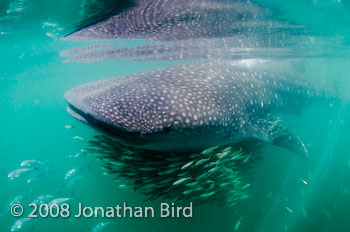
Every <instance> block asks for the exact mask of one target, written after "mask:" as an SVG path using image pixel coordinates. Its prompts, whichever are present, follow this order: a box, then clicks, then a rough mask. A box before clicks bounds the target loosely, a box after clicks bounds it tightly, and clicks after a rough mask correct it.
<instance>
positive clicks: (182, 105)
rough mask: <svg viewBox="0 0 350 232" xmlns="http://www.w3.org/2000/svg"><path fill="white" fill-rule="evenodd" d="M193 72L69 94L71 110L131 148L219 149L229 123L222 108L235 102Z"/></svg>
mask: <svg viewBox="0 0 350 232" xmlns="http://www.w3.org/2000/svg"><path fill="white" fill-rule="evenodd" d="M192 68H193V69H192ZM192 68H191V67H187V66H182V67H181V66H178V67H170V68H166V69H161V70H152V71H148V72H145V73H139V74H132V75H129V76H126V77H116V78H111V79H105V80H101V81H96V82H92V83H88V84H84V85H81V86H78V87H75V88H73V89H71V90H69V91H68V92H66V93H65V99H66V100H67V102H68V103H69V106H68V109H69V110H68V111H69V112H70V113H71V114H72V115H73V116H74V117H76V118H78V119H80V120H83V121H86V122H88V123H89V124H91V125H93V126H95V127H97V128H99V129H102V130H104V131H106V132H109V133H110V134H112V135H115V136H116V137H118V139H119V140H120V141H121V142H122V143H124V144H126V145H132V146H136V147H140V148H145V149H150V150H160V151H198V150H201V149H204V148H206V147H208V146H210V145H214V144H215V145H217V144H219V143H221V142H222V136H221V135H220V134H221V133H222V132H223V130H225V126H226V125H227V123H228V122H227V120H225V118H228V116H224V115H223V112H222V110H220V104H219V103H220V102H222V103H223V104H222V105H221V107H225V104H224V101H226V102H228V101H229V99H228V98H229V97H228V94H226V96H227V97H222V96H219V92H222V93H223V96H225V91H227V90H224V89H218V88H220V86H217V87H216V88H217V89H216V90H215V89H211V88H212V87H213V86H212V84H210V82H209V79H210V76H209V79H208V78H207V75H206V73H205V72H204V71H202V73H201V72H196V71H195V70H196V69H198V67H197V68H196V67H195V65H193V67H192ZM198 71H199V70H198ZM213 75H214V74H213ZM194 76H197V78H192V77H194ZM188 77H191V78H188ZM215 93H217V97H215ZM213 134H218V136H214V138H213Z"/></svg>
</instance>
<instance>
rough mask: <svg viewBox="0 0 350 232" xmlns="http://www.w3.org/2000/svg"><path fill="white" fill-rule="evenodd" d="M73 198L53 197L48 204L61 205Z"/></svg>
mask: <svg viewBox="0 0 350 232" xmlns="http://www.w3.org/2000/svg"><path fill="white" fill-rule="evenodd" d="M72 199H73V198H68V197H66V198H56V199H53V200H52V201H50V202H49V204H48V205H53V204H57V205H61V204H63V203H65V202H67V201H70V200H72Z"/></svg>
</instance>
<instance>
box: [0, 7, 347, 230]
mask: <svg viewBox="0 0 350 232" xmlns="http://www.w3.org/2000/svg"><path fill="white" fill-rule="evenodd" d="M252 2H254V3H257V4H258V5H259V6H260V7H262V8H264V9H269V10H270V11H271V14H270V16H269V17H270V19H271V18H272V19H273V20H276V21H281V22H284V23H288V25H293V29H295V28H297V32H293V33H291V32H290V28H289V29H285V30H286V31H288V33H287V32H285V33H286V34H288V35H287V37H283V36H281V35H282V34H283V32H284V31H283V30H284V29H281V28H283V27H280V28H279V30H280V31H277V32H274V33H275V34H272V35H270V36H268V37H267V38H270V39H272V40H276V41H277V42H271V40H268V39H266V37H265V39H263V38H261V37H257V38H255V37H254V38H253V37H249V38H250V39H251V41H250V43H249V45H252V44H256V42H257V43H258V44H257V45H258V46H252V48H251V50H237V49H236V47H235V46H234V45H235V41H238V40H237V38H235V37H234V36H233V37H232V39H231V40H229V41H231V42H232V41H233V42H232V44H231V42H228V40H226V41H225V44H226V45H227V44H228V45H227V47H225V46H221V45H220V44H223V43H221V42H220V39H222V38H221V37H219V38H216V39H217V40H216V41H213V40H198V42H196V41H197V40H189V41H180V42H179V41H175V42H174V43H171V46H169V44H168V43H166V42H164V41H161V42H159V41H153V42H150V41H144V40H138V39H135V40H134V39H133V40H127V39H125V38H124V39H121V40H114V41H110V42H105V41H104V42H98V41H97V42H72V41H63V40H61V39H60V37H61V36H62V35H64V34H66V33H69V32H71V31H73V30H75V29H77V27H78V26H77V25H86V24H89V22H91V21H94V20H95V19H96V17H97V16H98V15H102V16H101V18H104V17H106V16H108V15H109V14H112V13H118V12H119V11H120V9H122V8H123V7H120V4H122V3H123V4H124V5H126V6H128V4H129V3H128V2H126V1H125V2H121V3H115V2H113V1H106V2H104V3H101V2H99V1H96V2H94V1H88V0H84V1H83V0H75V1H59V2H57V1H41V0H13V1H10V0H2V1H1V2H0V51H1V56H0V112H1V113H0V128H1V132H2V133H0V154H1V158H0V161H1V162H0V170H1V173H2V175H1V177H0V196H1V197H0V209H1V210H0V214H1V217H0V230H1V231H11V227H12V226H13V224H14V223H15V222H16V221H17V220H18V219H21V218H25V217H27V216H28V215H29V213H30V212H31V210H32V209H33V208H32V207H29V206H28V204H30V203H32V202H33V201H34V200H35V199H37V198H38V197H39V196H41V195H52V196H46V197H47V198H46V199H45V201H46V203H49V202H50V201H51V200H53V199H58V198H69V201H68V202H69V204H70V205H71V207H72V208H73V211H72V212H76V210H77V205H78V203H79V202H81V203H82V204H84V205H86V206H115V205H116V204H123V202H126V203H127V204H128V205H130V206H142V207H143V206H153V207H154V208H155V209H156V210H157V212H158V213H157V212H156V217H155V218H142V219H141V218H114V219H113V218H89V219H87V218H73V217H70V218H42V219H37V218H34V219H32V220H30V221H28V222H25V223H23V228H20V229H18V230H17V229H14V230H13V231H31V230H33V231H53V232H54V231H93V229H94V228H95V231H94V232H96V231H264V232H265V231H347V230H348V225H349V224H348V220H349V217H350V211H349V207H348V206H349V204H350V179H349V178H350V148H349V146H348V144H349V141H350V140H349V136H350V128H349V125H350V124H349V123H350V121H349V118H350V109H349V107H348V105H349V99H350V98H348V92H349V91H348V90H349V89H350V81H349V73H350V68H349V67H350V65H349V64H350V60H349V51H350V50H349V25H350V16H349V11H350V3H349V2H348V1H345V0H344V1H335V0H334V1H333V0H324V1H308V0H298V1H293V2H286V1H268V0H257V1H252ZM124 5H123V6H124ZM118 7H119V8H118ZM124 7H125V6H124ZM92 9H95V11H94V10H92ZM97 18H98V17H97ZM296 25H298V27H296ZM300 26H302V27H301V28H302V32H303V33H302V35H301V34H298V33H299V29H300ZM259 33H260V32H259ZM290 34H293V36H289V35H290ZM273 35H275V36H273ZM218 41H219V42H218ZM278 41H280V42H278ZM226 42H227V43H226ZM101 44H107V46H109V47H108V48H110V47H111V46H112V47H113V48H117V50H118V53H114V52H113V51H115V49H114V50H113V49H111V51H112V52H101V53H98V52H96V51H101V50H100V48H99V47H98V48H95V47H93V46H91V45H94V46H95V45H101ZM111 44H112V45H111ZM218 44H219V45H218ZM261 44H264V48H263V49H261ZM272 45H275V46H272ZM82 46H90V47H89V48H92V49H93V50H92V53H90V54H87V55H86V53H84V50H83V52H81V51H79V50H78V51H76V50H73V52H72V50H69V49H74V48H76V47H82ZM245 46H248V44H246V45H245ZM135 47H136V48H135ZM179 48H185V49H183V50H181V49H179ZM186 48H190V49H187V50H186ZM228 48H229V49H228ZM155 49H156V50H158V51H163V52H160V53H157V55H155V54H153V53H152V52H151V51H154V50H155ZM162 49H165V50H162ZM167 49H170V50H171V49H174V50H175V51H192V53H186V52H183V53H181V54H180V55H179V53H176V52H169V50H167ZM230 49H231V50H230ZM235 49H236V50H235ZM103 50H104V49H102V51H103ZM85 51H86V50H85ZM208 54H210V56H209V55H208ZM66 55H68V58H67V56H66ZM76 55H77V56H76ZM208 57H209V58H212V57H214V58H216V59H221V58H223V59H233V60H240V59H250V58H255V59H256V58H263V57H270V58H271V59H276V58H277V59H287V58H288V59H289V58H293V59H300V60H302V63H303V70H304V74H305V75H306V76H310V77H313V78H316V80H317V81H316V82H317V83H315V86H318V85H320V86H324V84H323V83H327V84H326V86H328V87H329V89H332V90H335V91H336V93H337V97H338V98H339V99H341V100H340V103H339V102H338V103H337V104H334V105H330V104H329V103H328V102H327V104H324V102H315V103H314V104H312V105H309V106H308V107H307V108H306V109H304V110H302V111H301V110H300V112H298V113H297V114H293V115H284V118H283V119H284V123H285V124H286V125H288V127H289V128H291V130H292V131H293V132H295V133H297V134H298V135H300V136H301V137H302V138H303V140H304V141H305V142H306V143H307V144H308V145H309V148H310V159H309V160H306V159H303V158H301V157H300V156H297V155H295V154H294V153H292V152H290V151H287V150H285V149H282V148H277V147H274V146H271V145H266V146H264V147H263V148H262V151H261V159H259V160H257V161H255V162H254V164H252V167H249V170H250V172H249V178H248V180H247V181H248V182H249V187H247V188H248V195H249V197H248V198H246V199H242V200H239V201H237V202H236V204H235V205H234V206H228V205H225V204H224V205H222V204H217V202H216V201H212V200H210V198H209V199H208V200H207V201H202V202H201V203H200V204H195V205H194V207H193V217H192V218H184V217H180V218H160V217H159V205H160V203H161V202H167V203H169V204H171V203H172V202H173V199H154V200H147V199H148V196H145V195H144V194H142V193H141V192H140V191H135V190H134V188H133V187H134V186H130V185H129V184H128V183H127V181H126V180H125V179H123V178H117V179H116V181H115V180H114V176H113V175H104V172H105V170H103V169H101V168H100V167H101V166H103V161H101V160H96V157H97V155H96V154H94V155H89V154H87V152H86V150H87V149H88V147H89V146H88V145H89V140H91V139H92V138H93V137H94V136H95V135H99V134H100V132H98V131H96V130H95V129H93V128H91V127H90V126H88V125H86V124H83V123H81V122H79V121H77V120H76V119H74V118H73V117H71V116H70V115H69V114H68V113H67V112H66V106H67V103H66V102H65V100H64V98H63V94H64V93H65V92H66V91H67V90H69V89H71V88H73V87H75V86H78V85H80V84H84V83H87V82H90V81H94V80H100V79H104V78H107V77H114V76H120V75H127V74H131V73H134V72H141V71H145V70H150V69H154V68H158V67H166V66H168V65H174V64H177V63H182V62H185V60H186V59H200V58H204V59H206V58H208ZM67 59H68V60H67ZM135 60H136V62H135ZM140 60H141V61H140ZM173 60H175V61H173ZM25 160H37V161H40V162H43V164H42V163H34V164H33V163H32V165H31V166H30V165H29V166H28V164H23V166H21V162H22V161H25ZM247 162H249V160H248V161H247ZM20 168H27V169H28V170H23V169H22V170H19V172H20V175H19V177H18V178H17V177H14V178H11V177H12V175H10V173H11V172H12V171H13V170H16V169H20ZM70 170H74V171H71V172H70V173H69V174H68V176H67V173H68V172H69V171H70ZM13 175H16V174H15V173H13ZM65 177H66V178H65ZM28 182H29V183H28ZM15 203H21V204H23V206H24V209H25V211H24V214H23V216H22V217H14V216H12V215H11V213H10V207H11V205H13V204H15ZM188 203H189V202H181V203H179V205H182V206H187V205H188ZM101 222H106V223H107V222H113V223H110V224H105V225H104V226H103V225H100V227H95V226H96V225H98V224H100V223H101Z"/></svg>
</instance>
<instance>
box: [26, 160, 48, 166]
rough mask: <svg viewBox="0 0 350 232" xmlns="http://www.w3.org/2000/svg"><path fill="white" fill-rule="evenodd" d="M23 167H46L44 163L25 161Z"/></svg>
mask: <svg viewBox="0 0 350 232" xmlns="http://www.w3.org/2000/svg"><path fill="white" fill-rule="evenodd" d="M20 165H21V166H22V167H37V166H42V165H45V163H44V162H41V161H39V160H24V161H22V162H21V164H20Z"/></svg>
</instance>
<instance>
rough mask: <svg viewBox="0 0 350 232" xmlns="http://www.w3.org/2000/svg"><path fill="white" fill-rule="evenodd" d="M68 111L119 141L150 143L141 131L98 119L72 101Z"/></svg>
mask: <svg viewBox="0 0 350 232" xmlns="http://www.w3.org/2000/svg"><path fill="white" fill-rule="evenodd" d="M67 112H68V113H69V114H70V115H72V116H73V117H74V118H76V119H78V120H79V121H82V122H84V123H87V124H89V125H90V126H92V127H93V128H96V129H98V130H100V131H102V132H103V133H105V134H107V135H108V136H110V137H113V138H114V139H117V140H118V142H119V143H122V144H125V145H131V146H133V145H137V146H140V145H142V144H145V143H148V139H146V138H144V137H142V136H140V134H139V133H136V132H130V131H126V130H124V129H123V128H117V127H113V126H111V125H109V124H108V123H106V122H103V121H101V120H98V119H97V118H95V117H94V116H92V115H91V114H89V113H84V112H83V111H82V110H79V109H78V108H76V107H75V106H74V105H72V104H70V103H69V105H68V106H67Z"/></svg>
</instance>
